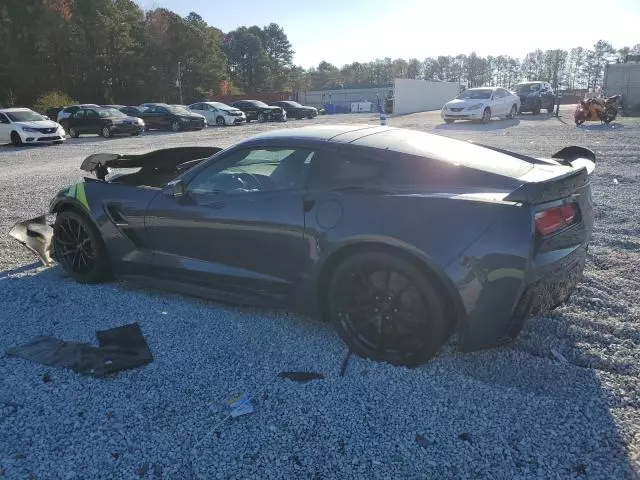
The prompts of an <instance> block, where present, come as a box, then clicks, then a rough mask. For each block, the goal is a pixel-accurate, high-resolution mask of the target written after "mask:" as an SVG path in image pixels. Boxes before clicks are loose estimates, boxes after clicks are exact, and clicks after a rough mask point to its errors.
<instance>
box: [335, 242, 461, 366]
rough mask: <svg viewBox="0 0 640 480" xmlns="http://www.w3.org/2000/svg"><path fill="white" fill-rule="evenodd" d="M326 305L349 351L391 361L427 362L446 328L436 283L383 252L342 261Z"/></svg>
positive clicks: (438, 345) (441, 343)
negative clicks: (434, 284) (433, 283)
mask: <svg viewBox="0 0 640 480" xmlns="http://www.w3.org/2000/svg"><path fill="white" fill-rule="evenodd" d="M327 304H328V311H329V316H330V318H331V322H332V324H333V326H334V328H335V329H336V331H337V332H338V334H339V335H340V337H341V338H342V339H343V340H344V342H345V343H346V344H347V345H348V346H349V348H350V349H351V351H353V352H354V353H356V354H358V355H360V356H363V357H368V358H372V359H375V360H378V361H386V362H389V363H392V364H394V365H406V366H415V365H418V364H420V363H423V362H425V361H427V360H428V359H429V358H431V357H432V356H433V355H434V354H435V353H436V352H437V350H438V349H439V348H440V347H441V346H442V345H443V344H444V342H445V340H446V338H447V335H448V333H449V332H448V329H447V328H446V318H445V306H444V304H443V302H442V299H441V297H440V296H439V295H438V292H437V290H436V288H435V287H434V286H433V285H432V284H431V282H430V281H429V280H428V279H427V278H426V277H425V276H424V275H423V274H422V273H421V272H420V271H419V270H418V269H416V268H415V267H414V266H413V265H411V264H410V263H408V262H406V261H405V260H403V259H401V258H399V257H397V256H394V255H391V254H387V253H382V252H365V253H360V254H356V255H353V256H350V257H348V258H347V259H346V260H345V261H343V262H342V263H340V264H339V265H338V266H337V267H336V269H335V270H334V272H333V274H332V277H331V279H330V281H329V288H328V298H327Z"/></svg>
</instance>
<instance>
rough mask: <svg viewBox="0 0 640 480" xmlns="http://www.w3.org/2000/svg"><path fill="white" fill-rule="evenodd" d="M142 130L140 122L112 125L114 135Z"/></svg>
mask: <svg viewBox="0 0 640 480" xmlns="http://www.w3.org/2000/svg"><path fill="white" fill-rule="evenodd" d="M141 132H142V125H140V124H135V125H113V126H112V127H111V133H112V134H113V135H119V134H127V133H141Z"/></svg>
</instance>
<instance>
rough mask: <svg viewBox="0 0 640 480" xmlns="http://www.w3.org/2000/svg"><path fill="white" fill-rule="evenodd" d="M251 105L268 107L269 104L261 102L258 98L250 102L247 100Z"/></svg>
mask: <svg viewBox="0 0 640 480" xmlns="http://www.w3.org/2000/svg"><path fill="white" fill-rule="evenodd" d="M249 103H250V104H251V105H253V106H254V107H268V106H269V105H267V104H266V103H264V102H261V101H260V100H252V101H251V102H249Z"/></svg>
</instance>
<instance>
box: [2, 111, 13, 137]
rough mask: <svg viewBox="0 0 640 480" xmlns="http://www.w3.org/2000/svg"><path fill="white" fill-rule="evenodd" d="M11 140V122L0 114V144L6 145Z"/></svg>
mask: <svg viewBox="0 0 640 480" xmlns="http://www.w3.org/2000/svg"><path fill="white" fill-rule="evenodd" d="M10 140H11V122H10V121H9V118H8V117H7V116H6V115H5V114H4V113H0V142H2V143H6V142H9V141H10Z"/></svg>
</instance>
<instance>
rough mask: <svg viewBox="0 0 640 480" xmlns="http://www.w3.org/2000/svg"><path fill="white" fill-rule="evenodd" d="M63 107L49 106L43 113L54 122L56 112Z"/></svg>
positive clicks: (56, 117)
mask: <svg viewBox="0 0 640 480" xmlns="http://www.w3.org/2000/svg"><path fill="white" fill-rule="evenodd" d="M63 108H64V107H49V108H47V109H46V110H45V111H44V115H45V116H47V117H49V119H50V120H53V121H54V122H55V121H57V120H58V113H60V111H61V110H62V109H63Z"/></svg>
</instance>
